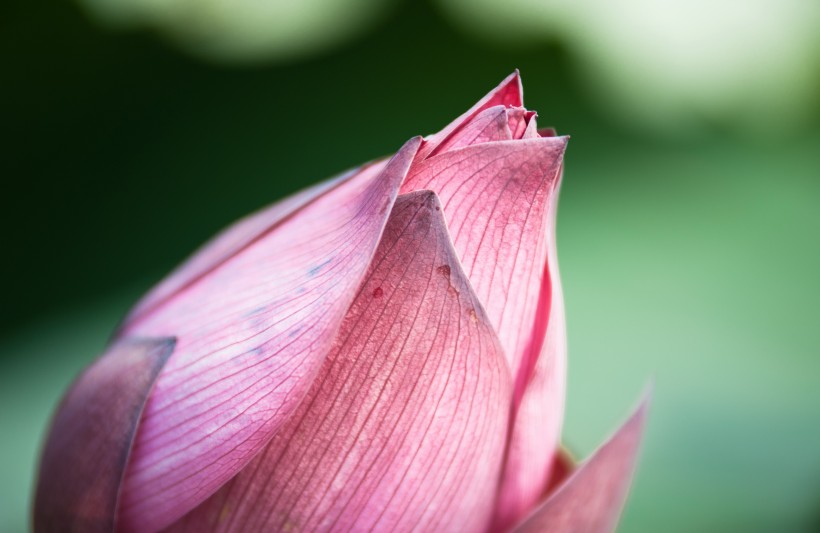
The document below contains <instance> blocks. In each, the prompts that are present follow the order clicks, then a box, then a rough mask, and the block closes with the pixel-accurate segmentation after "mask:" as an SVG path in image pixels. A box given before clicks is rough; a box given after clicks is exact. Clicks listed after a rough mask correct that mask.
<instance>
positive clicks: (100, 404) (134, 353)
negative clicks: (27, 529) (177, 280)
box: [34, 339, 174, 532]
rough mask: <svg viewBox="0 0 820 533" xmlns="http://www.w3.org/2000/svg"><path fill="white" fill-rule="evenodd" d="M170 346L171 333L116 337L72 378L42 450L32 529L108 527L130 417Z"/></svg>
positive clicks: (130, 433) (133, 424)
mask: <svg viewBox="0 0 820 533" xmlns="http://www.w3.org/2000/svg"><path fill="white" fill-rule="evenodd" d="M173 349H174V341H173V339H140V340H134V339H126V340H122V341H119V342H117V343H115V344H113V345H112V346H111V347H110V348H109V349H108V351H107V352H106V353H105V355H103V356H102V357H101V358H100V359H98V360H97V361H96V362H95V363H94V364H93V365H91V366H90V367H89V368H88V369H87V370H85V372H83V373H82V375H80V377H79V378H78V379H77V381H76V382H75V383H74V385H72V387H71V389H69V391H68V393H67V394H66V396H65V397H64V398H63V401H62V403H61V404H60V407H59V408H58V410H57V414H56V415H55V417H54V421H53V422H52V425H51V431H50V432H49V435H48V439H47V440H46V446H45V449H44V451H43V457H42V461H41V463H40V473H39V481H38V483H37V493H36V496H35V504H34V530H35V531H38V532H45V531H89V532H95V531H101V532H102V531H106V532H110V531H114V527H115V525H116V523H115V522H116V511H117V504H118V500H119V494H120V486H121V484H122V479H123V474H124V472H125V468H126V464H127V462H128V457H129V454H130V453H131V445H132V442H133V438H134V434H135V431H136V429H137V424H138V423H139V420H140V416H141V414H142V410H143V407H144V405H145V400H146V398H147V397H148V394H149V392H150V390H151V387H152V386H153V384H154V381H155V379H156V376H157V374H158V373H159V371H160V370H161V369H162V367H163V365H164V364H165V362H166V360H167V359H168V357H169V356H170V355H171V352H172V351H173Z"/></svg>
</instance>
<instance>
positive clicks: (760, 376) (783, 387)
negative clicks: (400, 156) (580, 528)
mask: <svg viewBox="0 0 820 533" xmlns="http://www.w3.org/2000/svg"><path fill="white" fill-rule="evenodd" d="M0 9H2V12H3V13H2V15H0V95H2V99H0V135H2V149H0V176H2V184H3V192H2V198H3V201H2V205H3V207H2V210H0V217H2V224H3V225H2V231H1V232H0V235H2V250H3V260H2V261H0V269H1V270H0V272H1V273H2V279H3V280H4V284H3V296H2V299H1V300H0V302H2V304H0V531H18V530H24V529H25V528H26V527H27V526H26V524H27V517H28V506H29V495H30V492H31V482H32V478H33V476H34V468H35V463H36V455H37V453H38V448H39V446H40V442H41V439H42V435H43V431H44V430H45V427H46V425H47V422H48V417H49V416H50V413H51V411H52V410H53V408H54V406H55V403H56V401H57V400H58V399H59V396H60V394H61V392H62V391H63V390H64V388H65V387H66V386H67V384H68V383H69V382H70V380H71V379H72V377H73V376H74V375H75V374H76V372H78V371H79V369H80V368H82V366H83V365H85V364H86V363H87V362H88V361H90V360H91V359H92V358H93V357H94V356H95V355H97V354H98V353H99V352H100V350H102V348H103V346H104V343H105V341H106V338H107V336H108V335H109V333H110V332H111V330H112V329H113V328H114V326H115V325H116V323H117V321H118V319H119V318H120V317H121V316H122V314H123V313H124V312H125V311H126V310H127V309H128V307H129V306H130V304H131V303H133V301H134V300H135V298H137V297H138V296H139V295H140V294H141V293H142V292H143V291H145V290H146V289H147V288H149V287H150V286H151V285H152V284H153V283H154V282H155V281H157V280H158V279H159V278H160V277H161V276H162V275H163V274H164V273H166V272H167V271H168V270H170V269H171V268H172V267H173V266H174V265H175V264H177V263H178V262H179V261H181V260H182V259H183V258H184V257H185V256H186V255H187V254H188V253H190V252H191V251H192V250H193V249H194V248H195V247H196V246H198V245H199V244H201V243H202V242H203V241H204V240H206V239H207V238H208V237H210V236H211V235H212V234H213V233H215V232H216V231H217V230H219V229H220V228H222V227H224V226H225V225H226V224H228V223H230V222H231V221H233V220H235V219H236V218H238V217H240V216H242V215H244V214H247V213H248V212H250V211H252V210H254V209H256V208H259V207H261V206H263V205H266V204H267V203H270V202H272V201H274V200H276V199H278V198H280V197H282V196H283V195H285V194H287V193H289V192H292V191H294V190H297V189H299V188H301V187H304V186H306V185H308V184H311V183H313V182H315V181H318V180H320V179H322V178H325V177H328V176H330V175H332V174H335V173H337V172H339V171H341V170H344V169H346V168H348V167H351V166H354V165H357V164H359V163H361V162H363V161H366V160H369V159H372V158H375V157H379V156H382V155H384V154H388V153H390V152H392V151H394V150H396V149H397V148H398V147H399V146H400V145H401V144H402V143H403V142H404V141H405V140H406V139H408V138H409V137H411V136H413V135H416V134H419V133H422V134H426V133H430V132H432V131H435V130H437V129H439V128H440V127H442V126H443V125H445V124H446V123H447V122H448V121H449V120H450V119H452V118H454V117H455V116H457V115H458V114H460V113H461V112H462V111H464V110H465V109H466V108H467V107H469V106H470V105H472V103H473V102H474V101H475V100H476V99H478V98H479V97H480V96H482V95H483V94H484V93H485V92H486V91H487V90H489V89H491V88H492V87H494V86H495V85H496V84H497V83H498V82H499V81H500V80H501V79H502V78H503V77H504V76H506V75H507V74H509V73H510V72H511V71H512V70H513V69H514V68H519V69H520V70H521V73H522V77H523V80H524V87H525V94H526V103H527V106H528V107H529V108H531V109H535V110H537V111H538V112H539V117H540V118H539V124H541V125H544V126H548V125H551V126H554V127H556V128H557V129H558V131H559V132H560V133H566V134H570V135H571V136H572V140H571V142H570V145H569V151H568V154H567V160H566V171H565V180H564V185H563V189H562V201H561V210H560V216H559V253H560V258H561V273H562V276H563V279H564V285H565V296H566V302H567V309H568V324H569V348H570V353H569V398H568V405H567V415H566V417H567V418H566V440H567V444H568V446H569V447H570V449H573V450H576V451H577V454H578V455H581V456H583V455H586V454H587V453H589V452H590V451H591V450H593V449H594V447H595V446H596V444H597V443H599V442H600V441H601V440H602V439H603V438H604V437H605V436H606V435H607V433H608V432H609V431H610V430H612V429H614V428H615V427H616V425H617V424H618V423H619V420H621V419H622V418H623V417H624V416H625V415H626V414H627V412H628V410H629V409H630V408H631V405H632V404H633V402H634V400H636V399H637V398H638V396H639V394H640V392H641V390H642V389H643V387H644V385H645V384H646V383H647V381H648V380H649V379H650V377H651V376H654V380H655V385H654V389H655V392H654V402H653V406H652V411H651V416H650V421H649V429H648V434H647V439H646V442H645V446H644V449H643V456H642V460H641V464H640V469H639V473H638V477H637V479H636V483H635V486H634V491H633V495H632V497H631V499H630V503H629V505H628V509H627V512H626V515H625V516H624V520H623V523H622V528H621V531H624V532H630V531H636V532H638V531H640V532H643V531H647V532H654V531H665V532H666V531H682V532H683V531H778V532H779V531H811V530H815V529H814V528H817V527H820V453H818V451H819V450H820V311H818V307H819V306H820V304H818V302H819V301H820V207H819V206H820V114H818V107H819V106H817V105H814V106H813V107H810V108H808V109H807V111H806V112H807V113H810V114H811V115H812V116H811V119H810V120H809V121H808V123H809V125H810V127H808V128H805V127H804V128H803V129H801V130H799V131H797V130H796V131H795V132H794V133H793V134H785V135H784V134H780V135H778V136H777V137H775V138H771V139H769V138H766V137H765V136H764V137H762V138H761V137H758V138H743V137H742V136H735V135H733V134H729V133H727V131H728V128H726V127H725V126H724V125H722V124H703V127H702V132H701V133H700V134H699V135H697V136H688V137H686V138H675V137H661V136H658V135H655V134H651V133H641V132H640V131H641V130H636V129H634V128H632V127H631V126H630V125H629V124H628V123H622V122H618V123H616V122H614V121H612V120H610V119H608V118H607V117H609V116H612V115H611V114H608V113H607V112H606V110H605V109H602V108H601V105H600V104H598V103H596V102H598V101H599V100H594V99H592V98H590V97H589V96H590V91H592V90H593V89H590V87H589V86H587V85H583V84H582V83H581V77H580V76H579V75H578V74H577V72H576V67H575V65H574V63H573V59H572V56H571V54H568V53H566V51H565V50H564V49H563V48H562V47H561V45H560V43H559V42H552V43H549V42H547V43H545V44H543V45H541V46H531V47H526V48H514V49H510V48H503V47H500V46H498V45H494V44H493V43H492V42H491V41H483V40H481V39H480V38H478V37H468V36H465V35H463V34H461V33H459V32H458V31H457V30H455V29H454V28H452V27H451V26H449V25H448V24H447V23H446V22H445V21H444V19H443V18H442V17H441V16H440V14H439V13H438V12H437V11H436V10H435V9H434V7H433V6H431V5H428V4H427V3H426V2H410V1H407V2H401V3H399V4H398V5H397V6H396V7H395V8H394V9H392V10H389V11H388V13H387V14H386V15H385V16H384V17H383V20H382V21H381V23H379V24H377V25H376V27H375V28H373V29H372V30H371V31H369V32H366V33H365V34H364V35H363V36H360V37H359V38H357V39H354V40H353V41H352V42H349V43H348V44H345V45H342V46H339V47H337V48H335V49H333V50H332V51H330V52H326V53H321V54H318V55H315V56H312V57H309V58H305V59H294V60H291V61H290V62H289V63H284V64H283V63H277V64H272V65H256V66H244V67H242V66H218V65H215V64H210V63H206V62H203V61H202V60H197V59H192V58H191V57H189V56H186V55H184V54H182V53H180V52H178V51H176V49H175V48H173V47H171V46H170V45H168V44H167V43H166V42H165V41H164V40H162V39H160V38H158V37H157V36H155V35H153V34H152V33H150V32H148V31H143V32H125V33H116V32H110V31H106V30H104V29H102V28H100V27H99V26H97V25H95V24H94V23H92V22H91V21H90V20H89V19H88V18H86V16H84V15H83V13H82V12H81V10H80V9H79V8H78V7H76V6H74V5H73V4H66V3H64V2H51V3H48V4H44V5H34V4H33V3H22V2H21V3H15V4H14V5H7V6H4V7H3V8H0ZM595 90H606V88H597V89H595ZM644 131H645V130H644Z"/></svg>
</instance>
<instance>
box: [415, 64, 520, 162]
mask: <svg viewBox="0 0 820 533" xmlns="http://www.w3.org/2000/svg"><path fill="white" fill-rule="evenodd" d="M523 105H524V90H523V88H522V87H521V77H520V76H519V75H518V71H517V70H516V71H515V72H513V73H512V74H510V75H509V76H507V77H506V78H505V79H504V81H502V82H501V83H500V84H499V85H498V87H496V88H495V89H493V90H492V91H490V92H489V93H487V95H486V96H484V98H482V99H481V100H479V101H478V102H477V103H476V104H475V105H474V106H473V107H471V108H470V109H469V110H467V111H466V112H465V113H464V114H462V115H461V116H460V117H458V118H457V119H455V120H454V121H452V122H451V123H450V124H448V125H447V127H445V128H444V129H443V130H441V131H440V132H438V133H436V134H433V135H429V136H427V137H426V138H425V140H424V145H423V146H422V147H421V148H420V149H419V154H418V157H419V159H424V158H427V157H431V156H433V155H435V154H436V153H438V152H440V151H442V150H441V149H440V147H441V145H446V143H447V140H448V139H449V138H450V137H452V136H454V135H457V134H458V133H459V131H460V130H461V128H463V127H465V126H466V125H467V124H469V123H470V122H471V121H472V120H473V119H474V118H475V117H476V116H477V115H478V114H480V113H481V112H482V111H484V110H486V109H489V108H491V107H495V106H502V107H521V106H523Z"/></svg>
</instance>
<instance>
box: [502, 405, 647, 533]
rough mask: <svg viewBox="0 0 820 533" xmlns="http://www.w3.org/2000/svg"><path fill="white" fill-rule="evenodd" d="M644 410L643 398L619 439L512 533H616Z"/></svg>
mask: <svg viewBox="0 0 820 533" xmlns="http://www.w3.org/2000/svg"><path fill="white" fill-rule="evenodd" d="M646 410H647V400H646V399H645V400H643V401H642V402H641V404H640V406H639V407H638V409H637V410H636V411H635V413H634V414H633V415H632V416H631V417H630V418H629V420H627V421H626V423H625V424H624V425H623V426H621V428H620V429H619V430H618V431H617V432H616V433H615V435H614V436H613V437H612V438H610V439H609V441H608V442H607V443H606V444H604V445H603V446H601V448H599V449H598V451H596V452H595V453H594V454H592V456H591V457H590V458H589V459H587V460H586V461H585V462H584V463H582V464H581V465H580V466H579V467H578V468H577V469H576V470H575V471H574V472H573V473H572V474H571V475H570V476H569V477H568V478H567V479H566V481H564V483H562V484H561V485H560V486H559V487H558V488H557V489H555V491H553V492H552V493H551V494H550V495H548V496H547V499H546V500H545V501H544V503H542V504H541V505H540V506H538V507H537V508H536V509H535V511H534V512H533V513H532V514H531V515H530V516H529V517H527V518H526V519H525V520H524V521H523V522H521V523H520V524H519V525H518V526H516V527H515V529H514V530H513V531H514V532H515V533H542V532H544V531H549V532H552V533H608V532H611V531H614V530H615V527H616V526H617V525H618V517H619V516H620V514H621V510H622V508H623V505H624V502H625V501H626V496H627V493H628V491H629V485H630V482H631V480H632V473H633V471H634V469H635V462H636V459H637V455H638V447H639V445H640V441H641V436H642V435H643V427H644V421H645V419H646Z"/></svg>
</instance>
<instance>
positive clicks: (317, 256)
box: [120, 138, 420, 530]
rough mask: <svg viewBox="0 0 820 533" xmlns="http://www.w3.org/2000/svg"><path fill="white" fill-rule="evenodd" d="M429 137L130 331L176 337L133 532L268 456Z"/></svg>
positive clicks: (151, 406) (129, 516)
mask: <svg viewBox="0 0 820 533" xmlns="http://www.w3.org/2000/svg"><path fill="white" fill-rule="evenodd" d="M419 144H420V139H418V138H417V139H413V140H411V141H409V142H408V143H407V144H406V145H405V146H404V147H403V148H402V149H401V150H400V151H399V152H398V153H397V154H396V156H395V157H394V158H393V159H392V160H391V161H390V162H389V163H388V164H387V165H386V167H385V168H384V171H383V172H382V173H381V174H380V175H378V176H372V175H369V174H368V173H362V174H359V175H358V176H356V177H355V178H353V179H350V180H349V181H347V182H345V183H344V184H342V185H340V186H339V187H337V188H336V189H334V190H333V191H332V192H330V193H327V194H324V195H323V196H321V197H320V198H318V199H316V200H314V201H313V202H311V203H310V204H309V205H308V206H306V207H305V208H304V209H302V210H300V212H299V213H298V216H294V217H289V218H288V219H287V220H286V221H284V222H283V223H282V224H281V225H279V227H278V228H277V230H276V231H273V232H270V233H267V234H266V235H265V236H264V238H260V239H257V240H255V241H254V242H253V243H252V244H251V245H249V246H247V247H246V248H244V249H243V250H242V252H241V253H238V254H236V255H234V256H233V257H232V258H231V259H229V260H228V261H226V262H225V263H223V264H222V265H221V266H220V267H219V268H217V269H215V270H213V271H212V272H210V273H209V275H208V276H205V277H202V278H200V279H198V280H197V281H196V282H195V283H193V284H192V285H190V286H188V287H186V288H185V289H183V290H182V291H181V292H179V293H178V294H176V295H175V296H173V297H172V298H170V299H169V300H167V301H165V302H164V303H163V304H162V305H161V306H159V307H157V308H155V309H154V310H153V311H152V312H151V313H149V314H147V315H144V316H143V317H142V318H140V319H139V320H137V321H136V322H132V323H131V324H130V325H128V326H127V327H126V329H125V332H126V334H130V335H133V334H140V335H160V334H173V335H174V336H175V337H176V338H177V339H178V342H177V347H176V351H175V352H174V356H173V357H172V358H171V359H170V360H169V361H168V364H167V365H166V367H165V369H163V372H162V373H161V374H160V376H159V378H158V379H157V383H156V389H155V391H154V393H153V394H152V396H151V398H150V399H149V401H148V404H147V406H146V409H145V413H144V414H143V420H142V426H141V428H140V432H139V434H138V435H137V440H136V444H135V446H134V452H133V458H132V460H131V463H130V465H129V468H128V471H127V474H126V478H125V484H124V489H123V496H122V505H121V508H120V519H121V524H122V526H123V528H124V529H139V530H155V529H159V528H162V527H164V526H167V525H168V524H170V523H171V522H173V521H174V520H176V519H178V518H179V517H181V516H182V515H184V514H185V513H187V512H188V511H189V510H191V509H192V508H194V507H195V506H196V505H198V504H199V503H201V502H202V501H203V500H205V499H206V498H208V497H209V496H210V495H211V494H213V493H214V492H215V491H216V490H217V489H218V488H219V487H221V486H222V485H223V484H224V483H225V482H226V481H228V480H229V479H230V478H232V477H233V476H234V475H235V474H236V473H237V472H238V471H239V470H240V469H242V468H243V467H244V466H245V465H246V464H247V463H248V462H249V461H250V460H251V459H253V457H254V456H255V455H256V454H257V453H258V452H259V451H260V450H262V449H263V448H264V446H265V445H266V444H267V443H268V441H269V440H270V439H271V437H272V436H273V435H274V434H275V433H276V431H277V430H278V429H279V428H280V427H281V426H282V424H283V423H284V422H285V421H286V420H287V419H288V418H289V417H290V415H291V414H292V413H293V411H294V409H295V408H296V406H297V405H298V404H299V402H300V401H301V399H302V398H303V397H304V395H305V394H306V393H307V391H308V389H309V387H310V384H311V382H312V381H313V379H314V377H315V376H316V373H317V372H318V370H319V368H320V367H321V365H322V363H323V361H324V359H325V356H326V355H327V353H328V350H329V349H330V346H331V343H332V340H333V338H334V335H335V333H336V332H337V331H338V328H339V326H340V324H341V321H342V319H343V318H344V315H345V313H346V311H347V309H348V307H349V306H350V304H351V302H352V301H353V298H354V297H355V294H356V291H357V289H358V287H359V285H360V283H361V280H362V277H363V276H364V274H365V272H366V271H367V268H368V265H369V264H370V262H371V259H372V256H373V253H374V252H375V250H376V246H377V245H378V242H379V239H380V237H381V233H382V231H383V228H384V224H385V223H386V221H387V217H388V214H389V213H390V209H391V207H392V205H393V202H394V200H395V197H396V193H397V189H398V187H399V185H400V183H401V182H402V180H403V179H404V176H405V174H406V172H407V169H408V167H409V165H410V163H411V161H412V159H413V157H414V156H415V153H416V151H417V149H418V146H419Z"/></svg>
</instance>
